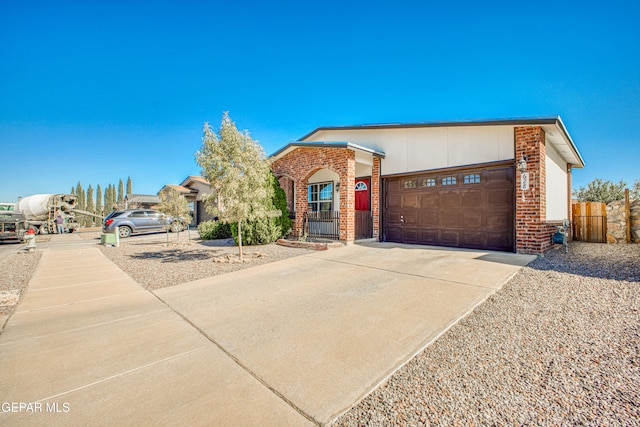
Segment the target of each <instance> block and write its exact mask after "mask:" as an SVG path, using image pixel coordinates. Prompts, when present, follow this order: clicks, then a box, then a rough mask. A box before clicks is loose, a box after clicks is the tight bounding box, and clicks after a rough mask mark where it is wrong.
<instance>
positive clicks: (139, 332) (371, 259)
mask: <svg viewBox="0 0 640 427" xmlns="http://www.w3.org/2000/svg"><path fill="white" fill-rule="evenodd" d="M532 258H533V257H530V256H522V255H515V254H506V253H504V254H503V253H495V252H482V251H465V250H452V249H444V248H432V247H431V248H430V247H424V246H409V245H396V244H385V243H370V244H367V245H352V246H347V247H345V248H341V249H338V250H332V251H327V252H318V253H313V254H309V255H304V256H300V257H296V258H290V259H287V260H283V261H279V262H273V263H270V264H265V265H261V266H257V267H253V268H249V269H246V270H241V271H237V272H234V273H229V274H224V275H220V276H215V277H211V278H207V279H202V280H198V281H195V282H191V283H187V284H183V285H180V286H175V287H170V288H165V289H160V290H157V291H155V294H154V293H151V292H149V291H146V290H144V289H143V288H142V287H140V286H139V285H138V284H137V283H136V282H134V281H133V280H132V279H131V278H130V277H129V276H127V275H126V274H125V273H123V272H122V271H121V270H120V269H118V268H117V267H116V266H115V265H114V264H113V263H112V262H111V261H109V260H108V259H107V258H106V257H105V256H104V255H103V254H102V253H101V252H100V250H99V249H98V248H96V247H95V246H92V245H87V243H86V241H80V239H79V238H78V237H77V236H74V235H64V236H53V238H52V241H51V244H50V245H49V246H48V247H47V249H45V250H44V253H43V256H42V259H41V261H40V264H39V266H38V269H37V271H36V272H35V274H34V276H33V278H32V280H31V282H30V286H29V290H28V292H27V294H26V295H25V297H24V298H23V300H22V301H21V303H20V305H19V306H18V308H17V311H16V312H15V313H14V315H13V316H12V317H11V319H10V320H9V322H8V324H7V326H6V328H5V331H4V332H3V334H2V335H0V362H1V363H0V378H1V379H2V381H0V401H1V402H0V404H2V405H3V406H2V407H1V408H0V425H4V424H7V425H70V424H71V425H87V424H93V425H135V424H138V425H260V426H269V425H274V426H276V425H277V426H284V425H295V426H299V425H312V424H314V423H315V424H326V423H329V422H331V421H332V420H333V419H335V417H337V416H338V415H340V414H341V413H342V412H344V411H346V410H348V409H349V408H350V407H351V406H352V405H354V404H355V403H357V402H358V401H359V400H360V399H361V398H362V397H364V396H365V395H367V394H368V393H369V392H371V391H372V390H373V389H375V388H376V387H377V386H378V385H379V384H380V383H381V382H383V381H384V380H385V379H386V378H387V377H388V376H389V375H391V374H392V373H393V372H395V371H396V370H397V369H398V368H399V367H401V366H402V365H403V364H404V363H406V362H407V361H408V360H410V359H411V358H412V357H413V356H414V355H415V354H416V353H417V352H419V351H421V350H422V349H423V348H424V347H425V346H426V345H428V344H429V343H431V342H432V341H433V340H434V339H436V338H437V337H438V336H440V335H441V334H442V333H443V332H444V331H446V330H447V329H448V328H449V327H450V326H451V325H452V324H454V323H455V322H457V321H458V320H459V319H460V318H461V317H463V316H464V315H466V314H467V313H468V312H469V311H470V310H472V309H473V308H474V307H475V306H477V305H478V304H480V303H481V302H482V301H484V300H485V299H486V298H487V297H488V296H489V295H491V294H492V293H494V292H495V291H496V290H497V289H499V288H500V287H501V286H502V284H503V283H505V282H506V281H507V280H508V279H509V278H510V277H511V276H512V275H513V274H515V273H516V272H517V271H518V269H519V268H520V267H521V266H523V265H525V264H526V263H528V262H529V261H530V260H531V259H532ZM21 405H22V406H21Z"/></svg>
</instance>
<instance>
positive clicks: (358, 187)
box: [356, 181, 367, 191]
mask: <svg viewBox="0 0 640 427" xmlns="http://www.w3.org/2000/svg"><path fill="white" fill-rule="evenodd" d="M366 189H367V183H366V182H364V181H360V182H358V183H356V191H364V190H366Z"/></svg>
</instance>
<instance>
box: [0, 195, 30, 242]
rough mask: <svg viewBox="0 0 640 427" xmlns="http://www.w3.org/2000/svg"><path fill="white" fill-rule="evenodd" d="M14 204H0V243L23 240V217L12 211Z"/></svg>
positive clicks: (24, 229)
mask: <svg viewBox="0 0 640 427" xmlns="http://www.w3.org/2000/svg"><path fill="white" fill-rule="evenodd" d="M14 208H15V203H0V241H4V240H17V241H20V240H22V239H23V238H24V233H25V231H26V228H25V219H24V215H22V214H19V213H17V212H15V211H14Z"/></svg>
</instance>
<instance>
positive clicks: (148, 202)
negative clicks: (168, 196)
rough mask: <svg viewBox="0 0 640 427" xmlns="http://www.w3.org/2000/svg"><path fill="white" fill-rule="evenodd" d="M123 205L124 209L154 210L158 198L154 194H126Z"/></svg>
mask: <svg viewBox="0 0 640 427" xmlns="http://www.w3.org/2000/svg"><path fill="white" fill-rule="evenodd" d="M124 203H125V209H156V208H157V207H158V205H159V204H160V197H158V196H157V195H155V194H127V195H126V196H125V197H124Z"/></svg>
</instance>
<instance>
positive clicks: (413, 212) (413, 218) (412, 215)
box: [404, 209, 420, 227]
mask: <svg viewBox="0 0 640 427" xmlns="http://www.w3.org/2000/svg"><path fill="white" fill-rule="evenodd" d="M419 214H420V210H419V209H405V210H404V225H405V226H407V227H411V226H416V225H418V215H419Z"/></svg>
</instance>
